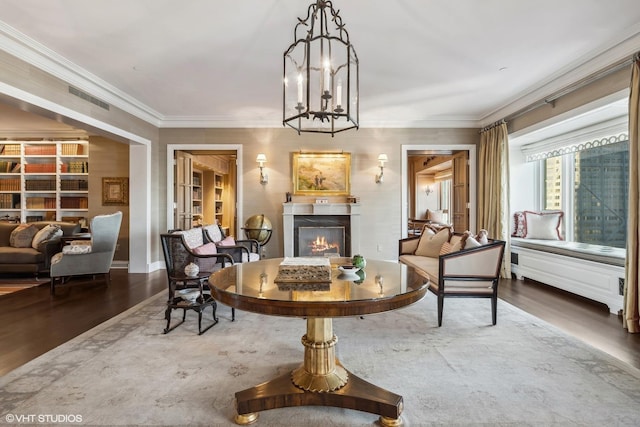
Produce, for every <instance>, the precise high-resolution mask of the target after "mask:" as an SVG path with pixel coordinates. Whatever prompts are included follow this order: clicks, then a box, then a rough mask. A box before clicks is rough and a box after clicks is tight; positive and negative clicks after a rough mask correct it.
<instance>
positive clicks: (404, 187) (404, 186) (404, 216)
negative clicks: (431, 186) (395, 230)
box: [400, 144, 477, 239]
mask: <svg viewBox="0 0 640 427" xmlns="http://www.w3.org/2000/svg"><path fill="white" fill-rule="evenodd" d="M400 148H401V150H402V155H401V157H400V159H401V161H402V164H401V168H400V169H401V174H402V182H401V191H400V205H401V215H400V221H402V223H401V224H400V230H401V237H402V238H403V239H404V238H406V237H407V236H408V235H409V234H408V228H407V224H408V223H409V176H408V174H409V152H410V151H468V152H469V227H470V228H475V227H476V208H477V205H476V203H477V199H476V187H477V185H476V177H477V175H476V173H477V172H476V146H475V144H452V145H438V144H436V145H434V144H417V145H404V144H403V145H402V146H401V147H400ZM457 231H464V230H457ZM476 231H477V230H476Z"/></svg>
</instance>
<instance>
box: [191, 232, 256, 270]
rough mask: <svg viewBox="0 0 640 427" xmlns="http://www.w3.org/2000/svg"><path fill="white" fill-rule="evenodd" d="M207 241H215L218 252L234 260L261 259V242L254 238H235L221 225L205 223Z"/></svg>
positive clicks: (251, 260) (249, 260)
mask: <svg viewBox="0 0 640 427" xmlns="http://www.w3.org/2000/svg"><path fill="white" fill-rule="evenodd" d="M202 232H203V233H204V238H205V241H207V242H211V243H215V245H216V247H217V249H218V252H220V253H226V254H229V255H231V256H232V257H233V261H234V262H240V263H242V262H253V261H259V260H260V243H258V241H257V240H254V239H243V240H235V239H234V238H233V237H231V236H225V235H224V233H223V232H222V229H221V228H220V226H219V225H217V224H213V225H205V226H204V227H202Z"/></svg>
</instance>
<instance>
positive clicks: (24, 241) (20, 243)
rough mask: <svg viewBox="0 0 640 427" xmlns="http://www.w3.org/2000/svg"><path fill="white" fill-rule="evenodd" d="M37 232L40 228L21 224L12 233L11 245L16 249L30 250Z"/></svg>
mask: <svg viewBox="0 0 640 427" xmlns="http://www.w3.org/2000/svg"><path fill="white" fill-rule="evenodd" d="M37 232H38V227H36V226H35V225H33V224H20V225H19V226H17V227H16V228H15V229H14V230H13V231H12V232H11V237H10V239H9V244H10V245H11V246H12V247H14V248H30V247H31V242H32V241H33V236H35V235H36V233H37Z"/></svg>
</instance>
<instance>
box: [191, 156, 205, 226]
mask: <svg viewBox="0 0 640 427" xmlns="http://www.w3.org/2000/svg"><path fill="white" fill-rule="evenodd" d="M203 184H204V181H203V177H202V171H200V170H197V169H194V170H193V172H192V186H191V189H192V193H193V197H192V198H191V204H192V206H191V213H192V214H193V224H192V225H193V227H197V226H199V225H203V220H202V186H203Z"/></svg>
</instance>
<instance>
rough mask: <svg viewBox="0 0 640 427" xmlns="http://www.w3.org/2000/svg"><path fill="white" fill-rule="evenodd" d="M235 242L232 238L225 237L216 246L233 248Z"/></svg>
mask: <svg viewBox="0 0 640 427" xmlns="http://www.w3.org/2000/svg"><path fill="white" fill-rule="evenodd" d="M235 245H236V241H235V239H234V238H233V236H227V237H225V238H224V239H222V240H220V241H219V242H218V246H235Z"/></svg>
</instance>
